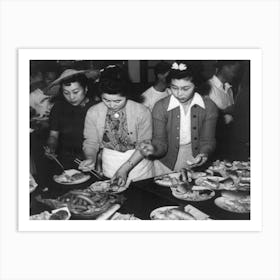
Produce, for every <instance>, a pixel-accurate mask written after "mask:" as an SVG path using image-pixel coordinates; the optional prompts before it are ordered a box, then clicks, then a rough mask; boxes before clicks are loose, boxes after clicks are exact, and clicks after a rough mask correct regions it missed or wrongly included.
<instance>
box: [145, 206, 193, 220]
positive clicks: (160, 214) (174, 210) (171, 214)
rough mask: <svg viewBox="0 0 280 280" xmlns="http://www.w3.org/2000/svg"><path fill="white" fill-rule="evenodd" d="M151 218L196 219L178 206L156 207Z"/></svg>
mask: <svg viewBox="0 0 280 280" xmlns="http://www.w3.org/2000/svg"><path fill="white" fill-rule="evenodd" d="M150 218H151V220H196V219H195V217H194V216H193V215H191V214H189V213H187V212H185V211H184V210H180V209H179V207H178V206H163V207H160V208H157V209H154V210H153V211H152V212H151V214H150Z"/></svg>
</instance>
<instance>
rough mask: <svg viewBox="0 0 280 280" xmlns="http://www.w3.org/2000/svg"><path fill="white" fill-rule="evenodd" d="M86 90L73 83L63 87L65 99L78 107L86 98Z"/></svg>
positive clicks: (77, 83)
mask: <svg viewBox="0 0 280 280" xmlns="http://www.w3.org/2000/svg"><path fill="white" fill-rule="evenodd" d="M86 90H87V89H86V88H83V87H82V86H81V85H80V83H79V82H73V83H71V84H69V85H62V93H63V96H64V97H65V99H66V100H67V101H68V102H69V103H70V104H71V105H73V106H78V105H80V104H81V102H82V101H83V100H84V99H85V97H86Z"/></svg>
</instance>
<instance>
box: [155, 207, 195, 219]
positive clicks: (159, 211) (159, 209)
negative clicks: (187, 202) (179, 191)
mask: <svg viewBox="0 0 280 280" xmlns="http://www.w3.org/2000/svg"><path fill="white" fill-rule="evenodd" d="M175 208H179V207H178V206H163V207H159V208H157V209H154V210H153V211H152V212H151V214H150V218H151V220H174V219H168V216H166V217H165V218H164V219H159V218H157V215H160V214H163V213H164V212H165V211H166V210H169V209H175ZM186 213H187V212H186ZM187 214H190V213H187ZM190 215H191V214H190ZM176 220H179V219H176ZM190 220H191V219H190Z"/></svg>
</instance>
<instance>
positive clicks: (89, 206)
mask: <svg viewBox="0 0 280 280" xmlns="http://www.w3.org/2000/svg"><path fill="white" fill-rule="evenodd" d="M37 200H38V201H39V202H41V203H44V204H46V205H48V206H50V207H52V208H60V207H62V206H67V208H68V209H69V211H70V213H71V215H72V217H73V218H76V219H96V218H97V217H98V216H99V215H101V214H102V213H104V212H106V211H107V210H109V209H110V213H111V215H113V214H114V212H113V211H112V210H113V209H112V206H113V205H116V204H118V205H119V206H118V207H116V206H115V207H114V210H115V211H117V210H118V209H119V207H120V205H121V204H122V202H123V200H124V199H123V197H122V196H119V195H116V194H109V193H105V192H92V191H90V190H89V189H86V190H72V191H69V192H67V193H66V194H64V195H62V196H59V197H58V198H56V199H42V198H41V197H40V196H39V197H37ZM103 218H104V217H103Z"/></svg>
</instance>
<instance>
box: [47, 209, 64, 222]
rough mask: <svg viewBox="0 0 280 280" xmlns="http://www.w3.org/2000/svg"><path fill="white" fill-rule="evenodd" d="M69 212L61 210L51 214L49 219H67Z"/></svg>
mask: <svg viewBox="0 0 280 280" xmlns="http://www.w3.org/2000/svg"><path fill="white" fill-rule="evenodd" d="M68 216H69V213H68V212H67V211H66V210H59V211H57V212H55V213H53V214H51V216H50V218H49V220H67V218H68Z"/></svg>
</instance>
